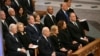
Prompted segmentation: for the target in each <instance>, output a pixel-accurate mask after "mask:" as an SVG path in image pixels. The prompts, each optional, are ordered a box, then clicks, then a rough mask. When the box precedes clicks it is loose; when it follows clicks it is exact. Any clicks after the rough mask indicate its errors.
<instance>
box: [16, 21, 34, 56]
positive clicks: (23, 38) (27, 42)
mask: <svg viewBox="0 0 100 56" xmlns="http://www.w3.org/2000/svg"><path fill="white" fill-rule="evenodd" d="M17 29H18V33H17V34H18V39H19V41H20V42H21V43H22V45H23V46H24V47H25V49H26V50H29V49H30V48H32V47H33V43H32V41H31V39H30V37H29V36H28V35H27V33H26V32H25V31H24V25H23V23H21V22H18V23H17ZM30 52H32V53H31V55H33V51H32V50H30Z"/></svg>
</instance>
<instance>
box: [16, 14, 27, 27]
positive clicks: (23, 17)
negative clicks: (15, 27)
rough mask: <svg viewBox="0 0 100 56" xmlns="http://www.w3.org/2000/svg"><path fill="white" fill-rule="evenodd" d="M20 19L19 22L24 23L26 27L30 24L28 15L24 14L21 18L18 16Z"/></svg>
mask: <svg viewBox="0 0 100 56" xmlns="http://www.w3.org/2000/svg"><path fill="white" fill-rule="evenodd" d="M17 16H18V18H19V22H22V23H23V24H24V25H25V26H26V25H28V22H27V15H26V14H23V15H22V16H20V15H19V14H18V15H17Z"/></svg>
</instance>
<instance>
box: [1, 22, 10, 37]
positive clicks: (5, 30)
mask: <svg viewBox="0 0 100 56" xmlns="http://www.w3.org/2000/svg"><path fill="white" fill-rule="evenodd" d="M2 32H3V38H5V34H6V33H8V32H9V30H8V25H7V26H6V25H5V24H4V23H3V22H2Z"/></svg>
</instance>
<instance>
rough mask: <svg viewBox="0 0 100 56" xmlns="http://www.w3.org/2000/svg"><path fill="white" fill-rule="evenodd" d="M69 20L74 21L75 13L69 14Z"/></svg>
mask: <svg viewBox="0 0 100 56" xmlns="http://www.w3.org/2000/svg"><path fill="white" fill-rule="evenodd" d="M70 20H71V21H76V15H75V13H71V14H70Z"/></svg>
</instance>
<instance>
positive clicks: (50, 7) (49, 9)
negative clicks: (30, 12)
mask: <svg viewBox="0 0 100 56" xmlns="http://www.w3.org/2000/svg"><path fill="white" fill-rule="evenodd" d="M47 12H48V13H50V14H53V7H52V6H48V7H47Z"/></svg>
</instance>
